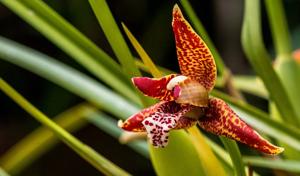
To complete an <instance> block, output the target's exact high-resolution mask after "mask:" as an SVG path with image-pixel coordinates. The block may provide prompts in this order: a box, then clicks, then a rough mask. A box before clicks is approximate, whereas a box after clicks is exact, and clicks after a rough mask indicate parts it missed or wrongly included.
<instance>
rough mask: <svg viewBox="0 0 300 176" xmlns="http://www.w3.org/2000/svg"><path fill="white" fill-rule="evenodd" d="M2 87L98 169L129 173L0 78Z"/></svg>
mask: <svg viewBox="0 0 300 176" xmlns="http://www.w3.org/2000/svg"><path fill="white" fill-rule="evenodd" d="M0 89H1V90H2V91H3V92H4V93H5V94H6V95H8V96H9V97H10V98H11V99H12V100H14V101H15V102H16V103H17V104H18V105H19V106H20V107H22V108H23V109H24V110H25V111H27V112H28V113H29V114H30V115H32V116H33V117H34V118H35V119H36V120H37V121H39V122H40V123H42V124H43V125H45V126H46V127H48V128H49V129H50V130H51V131H52V132H53V133H54V134H55V135H57V136H58V137H59V138H60V139H61V140H62V141H63V142H64V143H65V144H67V145H68V146H69V147H70V148H72V149H73V150H74V151H75V152H76V153H78V154H79V155H80V156H81V157H82V158H84V159H85V160H86V161H88V162H89V163H90V164H91V165H93V166H94V167H95V168H96V169H98V170H99V171H100V172H102V173H104V174H106V175H120V176H121V175H129V174H128V173H127V172H126V171H124V170H122V169H121V168H119V167H118V166H116V165H115V164H114V163H112V162H110V161H109V160H107V159H106V158H104V157H103V156H101V155H100V154H98V153H97V152H96V151H95V150H93V149H92V148H91V147H89V146H87V145H86V144H84V143H82V142H81V141H79V140H78V139H77V138H76V137H74V136H73V135H71V134H70V133H68V132H67V131H66V130H65V129H63V128H61V127H60V126H58V125H57V124H56V123H55V122H53V121H52V120H51V119H50V118H48V117H47V116H46V115H45V114H43V113H42V112H41V111H39V110H38V109H37V108H36V107H34V106H33V105H32V104H31V103H29V102H28V101H27V100H26V99H25V98H24V97H22V95H20V94H19V93H18V92H17V91H16V90H14V89H13V88H12V87H11V86H10V85H9V84H7V83H6V82H5V81H4V80H3V79H2V78H0Z"/></svg>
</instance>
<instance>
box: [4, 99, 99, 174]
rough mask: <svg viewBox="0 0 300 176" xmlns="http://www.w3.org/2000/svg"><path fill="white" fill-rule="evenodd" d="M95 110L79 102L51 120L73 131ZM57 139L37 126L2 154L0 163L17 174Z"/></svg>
mask: <svg viewBox="0 0 300 176" xmlns="http://www.w3.org/2000/svg"><path fill="white" fill-rule="evenodd" d="M95 111H96V109H95V108H93V107H92V106H91V105H88V104H80V105H78V106H75V107H73V108H71V109H69V110H67V111H65V112H63V113H61V114H60V115H58V116H57V117H55V118H54V119H53V120H54V121H55V123H57V124H58V125H59V126H61V127H62V128H64V129H66V130H68V131H71V132H73V131H76V130H78V129H80V128H82V127H83V126H85V125H86V124H87V121H86V120H84V116H89V115H91V114H92V113H93V112H95ZM33 141H34V142H33ZM58 141H59V140H58V138H57V137H56V136H55V135H54V134H53V132H52V131H50V130H49V129H48V128H47V127H45V126H42V127H39V128H38V129H36V130H34V131H33V132H32V133H30V134H29V135H27V136H26V137H24V138H23V139H22V140H20V141H18V143H17V144H15V145H14V146H13V147H11V148H10V149H9V150H8V151H7V152H6V153H5V154H4V155H2V156H1V158H0V165H1V166H2V167H3V168H5V170H7V171H8V172H9V173H11V174H12V175H17V174H19V173H21V172H22V171H23V170H24V169H25V168H26V167H28V166H29V165H30V164H31V163H32V162H34V161H35V160H37V159H38V158H39V157H41V156H42V155H43V154H44V153H46V152H47V151H49V150H50V149H51V148H52V147H54V145H55V144H57V143H58ZM24 161H26V162H24ZM0 175H1V174H0Z"/></svg>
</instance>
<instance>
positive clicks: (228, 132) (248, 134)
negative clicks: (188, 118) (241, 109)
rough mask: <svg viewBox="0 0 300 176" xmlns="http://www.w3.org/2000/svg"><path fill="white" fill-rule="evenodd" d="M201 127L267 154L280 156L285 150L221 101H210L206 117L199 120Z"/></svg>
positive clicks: (212, 99) (214, 99)
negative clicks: (271, 141) (269, 140)
mask: <svg viewBox="0 0 300 176" xmlns="http://www.w3.org/2000/svg"><path fill="white" fill-rule="evenodd" d="M199 125H200V127H202V128H203V129H204V130H206V131H209V132H211V133H214V134H217V135H222V136H226V137H228V138H231V139H234V140H236V141H239V142H242V143H244V144H246V145H248V146H250V147H252V148H254V149H256V150H259V151H261V152H264V153H266V154H273V155H274V154H279V153H281V152H282V151H283V150H284V149H283V148H281V147H277V146H275V145H273V144H271V143H270V142H268V141H267V140H265V139H264V138H263V137H261V136H260V135H259V134H258V133H257V132H256V131H255V130H253V129H252V128H251V127H250V126H248V125H247V124H246V123H245V122H244V121H242V120H241V119H240V118H239V116H238V115H237V114H236V113H234V112H233V110H232V109H231V108H230V107H229V106H228V105H227V104H226V103H225V102H224V101H223V100H221V99H217V98H211V99H210V100H209V107H208V108H207V109H206V111H205V116H204V117H202V118H200V119H199Z"/></svg>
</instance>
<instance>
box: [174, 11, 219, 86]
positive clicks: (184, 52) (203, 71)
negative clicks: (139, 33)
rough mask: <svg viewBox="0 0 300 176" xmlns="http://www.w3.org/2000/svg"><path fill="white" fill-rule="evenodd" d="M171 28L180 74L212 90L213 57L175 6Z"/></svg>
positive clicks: (213, 79)
mask: <svg viewBox="0 0 300 176" xmlns="http://www.w3.org/2000/svg"><path fill="white" fill-rule="evenodd" d="M172 26H173V32H174V35H175V41H176V49H177V57H178V61H179V66H180V70H181V73H182V74H183V75H185V76H189V77H191V78H193V79H195V80H197V81H199V82H200V83H201V84H202V85H203V86H204V87H205V88H206V89H207V90H208V91H210V90H212V89H213V87H214V85H215V80H216V75H217V72H216V64H215V61H214V58H213V55H212V54H211V52H210V50H209V48H208V47H207V46H206V44H205V43H204V41H203V40H202V39H201V37H200V36H199V35H198V34H197V33H196V32H195V31H194V30H193V28H192V27H191V26H190V24H189V23H188V22H187V21H186V20H185V19H184V17H183V15H182V13H181V11H180V9H179V7H178V6H177V5H175V6H174V9H173V21H172Z"/></svg>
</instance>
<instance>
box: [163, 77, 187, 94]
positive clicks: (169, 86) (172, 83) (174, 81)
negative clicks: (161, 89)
mask: <svg viewBox="0 0 300 176" xmlns="http://www.w3.org/2000/svg"><path fill="white" fill-rule="evenodd" d="M186 79H187V77H186V76H183V75H180V76H176V77H174V78H173V79H171V80H170V81H169V83H168V84H167V89H168V90H173V88H174V87H175V86H176V85H178V83H180V82H182V81H184V80H186Z"/></svg>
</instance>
